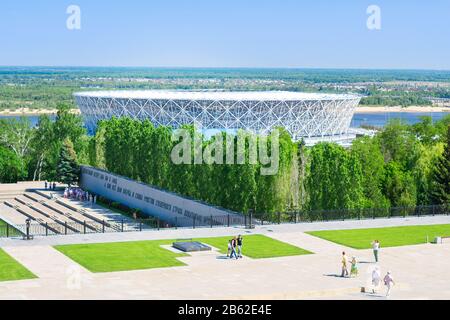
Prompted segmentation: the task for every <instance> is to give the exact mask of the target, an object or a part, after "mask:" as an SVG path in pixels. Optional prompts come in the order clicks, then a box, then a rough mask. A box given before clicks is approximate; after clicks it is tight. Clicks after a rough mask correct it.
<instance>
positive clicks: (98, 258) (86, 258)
mask: <svg viewBox="0 0 450 320" xmlns="http://www.w3.org/2000/svg"><path fill="white" fill-rule="evenodd" d="M170 244H172V241H138V242H119V243H96V244H79V245H64V246H56V247H55V249H56V250H58V251H60V252H61V253H63V254H65V255H66V256H68V257H69V258H71V259H72V260H74V261H75V262H77V263H78V264H80V265H82V266H83V267H85V268H86V269H87V270H89V271H91V272H94V273H95V272H117V271H130V270H144V269H153V268H167V267H177V266H184V265H185V264H184V263H183V262H181V261H179V260H178V259H176V258H178V257H185V256H187V255H186V254H178V253H174V252H171V251H169V250H167V249H164V248H161V245H170Z"/></svg>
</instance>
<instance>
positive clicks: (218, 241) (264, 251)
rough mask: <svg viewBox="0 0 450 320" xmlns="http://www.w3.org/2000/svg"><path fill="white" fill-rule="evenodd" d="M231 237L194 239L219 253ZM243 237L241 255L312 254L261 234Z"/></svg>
mask: <svg viewBox="0 0 450 320" xmlns="http://www.w3.org/2000/svg"><path fill="white" fill-rule="evenodd" d="M232 238H233V236H229V237H219V238H203V239H195V240H196V241H200V242H203V243H205V244H207V245H210V246H213V247H215V248H217V249H219V250H220V252H221V253H223V254H226V253H227V246H228V241H229V240H231V239H232ZM243 239H244V240H243V246H242V255H243V256H246V257H249V258H253V259H264V258H277V257H288V256H297V255H304V254H312V252H309V251H307V250H304V249H302V248H299V247H296V246H293V245H291V244H288V243H285V242H281V241H278V240H275V239H272V238H270V237H266V236H263V235H248V236H246V235H243Z"/></svg>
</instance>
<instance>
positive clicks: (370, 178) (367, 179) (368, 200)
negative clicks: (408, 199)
mask: <svg viewBox="0 0 450 320" xmlns="http://www.w3.org/2000/svg"><path fill="white" fill-rule="evenodd" d="M351 152H352V153H353V154H354V155H355V157H357V158H358V160H359V162H360V163H361V165H362V168H363V175H362V186H363V189H364V196H365V205H364V207H366V208H386V207H389V201H388V200H387V199H386V197H385V196H384V195H383V193H382V184H383V178H384V174H385V172H384V158H383V154H382V153H381V148H380V143H379V139H377V138H371V137H363V138H358V139H356V140H355V141H354V142H353V145H352V147H351Z"/></svg>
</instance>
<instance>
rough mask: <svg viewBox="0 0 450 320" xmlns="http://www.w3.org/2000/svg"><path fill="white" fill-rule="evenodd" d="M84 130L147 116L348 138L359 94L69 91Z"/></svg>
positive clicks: (174, 122)
mask: <svg viewBox="0 0 450 320" xmlns="http://www.w3.org/2000/svg"><path fill="white" fill-rule="evenodd" d="M74 96H75V100H76V102H77V104H78V106H79V108H80V110H81V112H82V114H83V117H84V119H85V123H86V127H87V128H88V130H89V132H91V133H93V132H95V130H96V127H97V122H98V121H100V120H105V119H110V118H112V117H114V116H115V117H126V116H128V117H131V118H134V119H141V120H143V119H148V120H150V121H151V122H152V123H153V124H154V125H155V126H160V125H165V126H172V127H174V128H178V127H180V126H182V125H186V124H195V125H197V126H199V127H200V128H202V129H203V130H208V129H213V130H217V129H219V130H237V129H243V130H247V131H251V132H256V133H262V134H267V133H269V132H270V131H271V130H272V129H273V128H275V127H283V128H285V129H286V130H287V131H288V132H289V133H290V134H291V136H292V138H293V139H294V140H301V139H304V140H308V139H310V140H311V141H316V143H317V141H328V140H332V141H337V140H339V139H341V138H343V139H348V132H349V128H350V124H351V121H352V118H353V114H354V111H355V109H356V107H357V106H358V104H359V101H360V97H359V96H357V95H349V94H318V93H300V92H286V91H264V92H256V91H254V92H224V91H159V90H158V91H157V90H151V91H95V92H80V93H75V94H74Z"/></svg>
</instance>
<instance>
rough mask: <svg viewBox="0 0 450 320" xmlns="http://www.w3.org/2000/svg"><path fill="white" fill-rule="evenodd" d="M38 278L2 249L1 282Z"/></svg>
mask: <svg viewBox="0 0 450 320" xmlns="http://www.w3.org/2000/svg"><path fill="white" fill-rule="evenodd" d="M34 278H36V276H35V275H34V274H33V273H31V272H30V271H29V270H28V269H26V268H25V267H24V266H22V265H21V264H20V263H19V262H17V261H16V260H15V259H14V258H12V257H11V256H10V255H9V254H7V253H6V252H5V251H3V250H2V249H0V281H14V280H26V279H34Z"/></svg>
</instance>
